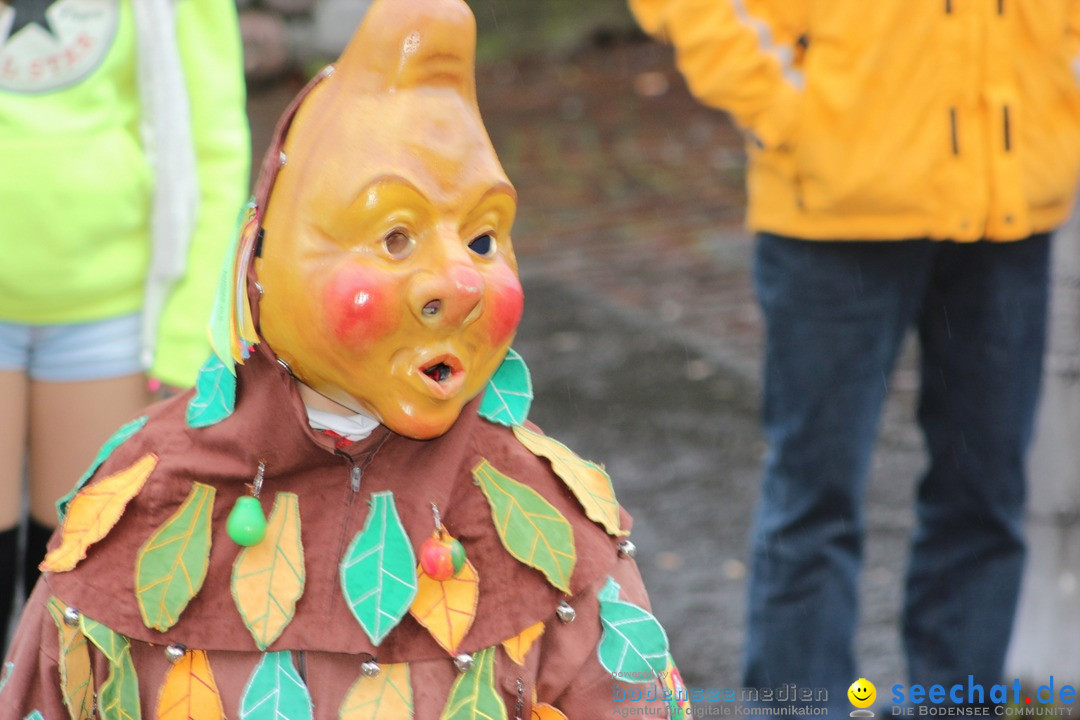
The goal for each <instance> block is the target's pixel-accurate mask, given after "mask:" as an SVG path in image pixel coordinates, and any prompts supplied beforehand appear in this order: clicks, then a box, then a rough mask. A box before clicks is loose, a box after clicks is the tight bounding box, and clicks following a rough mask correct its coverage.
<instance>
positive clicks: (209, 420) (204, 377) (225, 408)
mask: <svg viewBox="0 0 1080 720" xmlns="http://www.w3.org/2000/svg"><path fill="white" fill-rule="evenodd" d="M235 408H236V377H235V376H234V375H233V374H232V372H230V371H229V368H228V367H226V366H225V364H224V363H223V362H221V358H219V357H218V356H217V355H211V356H210V357H209V358H208V359H207V361H206V363H205V364H204V365H203V366H202V369H201V370H199V376H198V377H197V378H196V379H195V395H194V396H193V397H192V398H191V400H189V401H188V406H187V413H186V414H185V416H184V420H185V421H186V422H187V424H188V427H193V428H201V427H209V426H211V425H215V424H217V423H219V422H221V421H222V420H224V419H225V418H227V417H229V416H230V415H232V413H233V410H234V409H235Z"/></svg>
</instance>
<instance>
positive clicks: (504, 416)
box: [478, 348, 533, 426]
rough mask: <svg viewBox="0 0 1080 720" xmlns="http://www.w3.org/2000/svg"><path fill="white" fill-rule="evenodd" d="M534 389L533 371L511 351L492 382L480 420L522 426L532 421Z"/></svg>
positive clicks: (488, 388)
mask: <svg viewBox="0 0 1080 720" xmlns="http://www.w3.org/2000/svg"><path fill="white" fill-rule="evenodd" d="M532 400H533V387H532V377H531V376H530V375H529V367H528V366H527V365H526V364H525V361H524V360H523V359H522V357H521V356H520V355H518V354H517V352H515V351H514V349H513V348H511V349H510V350H508V351H507V353H506V357H505V358H504V359H503V361H502V364H501V365H499V369H498V370H496V371H495V374H494V375H492V376H491V380H488V384H487V389H486V390H485V391H484V399H483V400H481V401H480V409H479V411H478V412H479V413H480V417H482V418H485V419H487V420H490V421H491V422H493V423H498V424H500V425H508V426H513V425H520V424H521V423H523V422H525V419H526V418H528V417H529V406H531V405H532Z"/></svg>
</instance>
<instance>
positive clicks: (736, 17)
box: [629, 0, 1080, 241]
mask: <svg viewBox="0 0 1080 720" xmlns="http://www.w3.org/2000/svg"><path fill="white" fill-rule="evenodd" d="M629 2H630V7H631V9H632V10H633V12H634V14H635V15H636V17H637V20H638V22H639V23H640V24H641V26H642V27H643V28H644V29H645V30H646V31H647V32H649V33H650V34H652V35H654V36H656V37H658V38H660V39H662V40H664V41H666V42H670V43H671V44H672V45H674V47H675V49H676V58H677V63H678V67H679V69H680V71H681V72H682V73H683V75H684V76H685V77H686V80H687V82H688V84H689V87H690V89H691V91H692V92H693V93H694V94H695V95H696V96H697V97H698V98H699V99H700V100H701V101H702V102H703V103H705V104H707V105H709V106H712V107H716V108H721V109H723V110H726V111H728V112H729V113H731V115H732V116H733V118H734V119H735V121H736V122H737V123H738V124H739V125H741V126H742V127H743V128H744V129H745V130H746V131H747V132H748V135H749V136H750V139H751V142H750V143H749V144H748V145H749V153H750V167H749V170H748V178H747V182H748V187H749V195H750V201H749V209H748V217H747V222H748V224H749V225H750V227H751V228H753V229H754V230H759V231H768V232H774V233H778V234H782V235H789V236H794V237H802V238H810V239H869V240H876V239H882V240H884V239H904V238H918V237H929V238H934V239H941V240H946V239H947V240H968V241H970V240H979V239H982V238H988V239H992V240H1015V239H1019V238H1024V237H1027V236H1028V235H1031V234H1032V233H1035V232H1041V231H1046V230H1051V229H1053V228H1055V227H1057V226H1058V225H1060V224H1061V223H1063V222H1064V220H1065V219H1066V217H1067V216H1068V214H1069V211H1070V209H1071V207H1072V201H1073V196H1074V193H1075V190H1076V182H1077V176H1078V171H1080V86H1078V82H1077V77H1076V72H1077V71H1078V70H1080V64H1077V63H1078V55H1080V53H1078V51H1080V0H919V2H910V1H909V0H829V1H828V2H811V1H810V0H629Z"/></svg>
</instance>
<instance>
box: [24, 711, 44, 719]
mask: <svg viewBox="0 0 1080 720" xmlns="http://www.w3.org/2000/svg"><path fill="white" fill-rule="evenodd" d="M23 720H45V716H44V715H42V714H41V711H40V710H35V711H34V712H32V713H30V714H29V715H27V716H26V717H24V718H23Z"/></svg>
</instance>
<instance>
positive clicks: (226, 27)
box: [0, 0, 250, 647]
mask: <svg viewBox="0 0 1080 720" xmlns="http://www.w3.org/2000/svg"><path fill="white" fill-rule="evenodd" d="M249 156H250V144H249V139H248V128H247V118H246V115H245V107H244V77H243V61H242V51H241V43H240V35H239V29H238V26H237V18H236V8H235V5H234V4H233V3H230V2H221V1H220V0H137V2H135V1H132V0H63V1H60V0H8V2H5V3H0V157H2V158H3V161H2V164H3V170H2V171H0V217H2V218H3V220H2V221H0V243H2V247H3V261H2V262H0V405H2V406H3V407H4V408H5V413H4V420H3V422H2V423H0V647H3V646H4V644H5V640H4V634H5V630H6V629H7V626H8V620H9V614H10V612H11V607H12V605H13V597H12V596H13V593H14V585H15V577H16V567H17V566H18V565H22V566H23V567H24V568H25V570H26V575H27V577H26V580H25V586H26V590H27V592H29V588H30V587H32V585H33V579H34V578H35V577H36V575H37V564H38V562H39V561H40V560H41V558H42V557H43V556H44V548H45V542H46V541H47V540H48V537H49V534H50V533H51V531H52V528H53V527H54V526H55V523H56V511H55V509H54V503H55V502H56V500H57V499H58V498H59V497H60V496H61V495H63V494H64V492H65V491H66V489H67V487H68V485H69V484H70V481H71V478H72V477H73V476H75V477H77V476H78V475H79V474H80V473H81V472H82V470H83V469H85V468H86V467H87V466H88V465H89V464H90V462H91V460H92V459H93V458H94V454H95V452H97V451H98V448H99V446H100V445H101V444H102V443H103V442H104V441H105V439H106V438H107V437H108V436H109V434H110V433H111V432H112V430H113V429H114V428H115V427H116V425H117V424H118V423H119V422H121V421H122V420H123V419H124V418H127V417H130V416H132V415H133V414H134V413H136V412H137V411H138V410H139V409H140V408H141V407H143V406H144V405H145V404H146V402H147V401H148V400H149V399H150V396H149V394H148V393H147V391H146V388H147V379H148V377H149V379H150V380H151V381H153V382H157V383H164V384H165V385H167V386H178V387H182V386H189V385H191V384H192V383H193V382H194V379H195V377H196V374H197V372H198V370H199V367H200V366H201V364H202V362H203V360H205V358H206V356H207V354H208V353H209V347H210V346H209V341H208V338H207V337H206V331H205V327H206V321H207V318H208V317H209V315H210V309H211V304H212V301H213V295H214V289H215V287H216V284H217V283H216V281H217V275H218V269H219V268H220V262H221V258H222V256H223V254H224V252H225V250H226V248H227V247H228V245H229V241H230V238H231V236H232V235H233V230H234V228H235V224H236V218H237V214H238V212H239V211H240V209H241V207H242V205H243V201H244V198H245V196H246V194H247V188H248V173H249V163H250V160H249ZM24 468H26V469H27V470H28V472H29V479H30V522H29V532H28V538H27V541H26V542H25V543H24V544H23V546H24V548H25V560H22V561H19V559H18V558H17V557H16V554H17V550H16V547H17V545H18V543H17V537H16V536H17V535H18V531H17V529H16V528H17V526H18V524H19V521H20V514H21V510H22V508H23V502H22V500H21V490H22V484H23V472H24Z"/></svg>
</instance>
